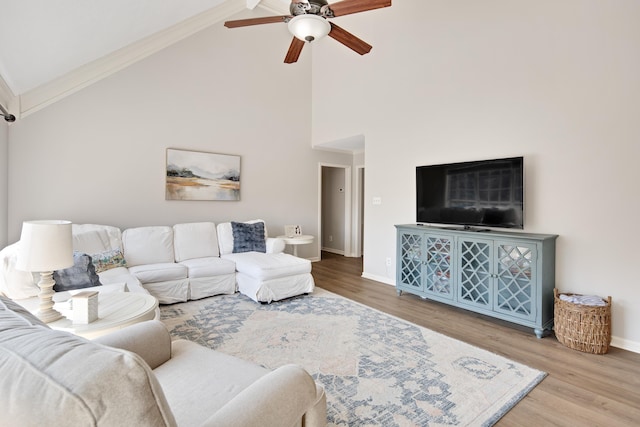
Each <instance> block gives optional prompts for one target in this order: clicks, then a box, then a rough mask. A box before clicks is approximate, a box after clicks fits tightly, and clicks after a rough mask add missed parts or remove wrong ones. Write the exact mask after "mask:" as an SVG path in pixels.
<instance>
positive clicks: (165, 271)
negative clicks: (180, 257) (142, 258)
mask: <svg viewBox="0 0 640 427" xmlns="http://www.w3.org/2000/svg"><path fill="white" fill-rule="evenodd" d="M129 272H130V273H131V274H133V275H134V276H136V277H137V278H138V279H139V280H140V281H141V282H142V283H153V282H166V281H168V280H179V279H186V278H187V272H188V270H187V267H186V266H185V265H182V264H179V263H175V262H162V263H158V264H145V265H136V266H135V267H129Z"/></svg>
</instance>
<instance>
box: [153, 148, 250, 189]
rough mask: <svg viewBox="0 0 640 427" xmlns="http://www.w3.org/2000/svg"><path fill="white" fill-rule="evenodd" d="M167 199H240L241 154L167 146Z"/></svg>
mask: <svg viewBox="0 0 640 427" xmlns="http://www.w3.org/2000/svg"><path fill="white" fill-rule="evenodd" d="M165 199H166V200H207V201H211V200H225V201H238V200H240V156H237V155H231V154H218V153H207V152H202V151H189V150H181V149H176V148H167V156H166V175H165Z"/></svg>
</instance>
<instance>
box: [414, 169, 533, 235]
mask: <svg viewBox="0 0 640 427" xmlns="http://www.w3.org/2000/svg"><path fill="white" fill-rule="evenodd" d="M523 176H524V173H523V158H522V157H512V158H507V159H493V160H480V161H474V162H462V163H449V164H442V165H431V166H418V167H416V219H417V222H419V223H430V224H452V225H460V226H464V227H467V228H468V227H474V226H479V227H503V228H517V229H522V228H523V227H524V184H523V181H524V178H523Z"/></svg>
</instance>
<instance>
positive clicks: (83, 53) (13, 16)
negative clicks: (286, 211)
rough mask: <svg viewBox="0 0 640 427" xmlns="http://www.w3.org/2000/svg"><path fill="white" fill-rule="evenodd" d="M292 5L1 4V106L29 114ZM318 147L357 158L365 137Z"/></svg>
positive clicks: (254, 0)
mask: <svg viewBox="0 0 640 427" xmlns="http://www.w3.org/2000/svg"><path fill="white" fill-rule="evenodd" d="M336 1H338V0H334V1H331V3H334V2H336ZM290 2H291V0H0V104H3V106H4V107H5V108H7V109H9V112H10V113H13V114H14V115H16V116H18V118H20V117H24V116H25V115H27V114H30V113H32V112H35V111H37V110H39V109H40V108H43V107H45V106H47V105H49V104H51V103H53V102H55V101H57V100H59V99H61V98H63V97H64V96H67V95H70V94H71V93H73V92H75V91H77V90H80V89H81V88H83V87H85V86H87V85H88V84H91V83H92V82H95V81H97V80H100V79H102V78H104V77H106V76H108V75H109V74H111V73H114V72H117V71H118V70H119V69H122V68H124V67H126V66H128V65H130V64H131V63H134V62H136V61H138V60H140V59H142V58H144V57H146V56H148V55H150V54H152V53H154V52H156V51H158V50H159V49H162V48H164V47H166V46H168V45H171V44H172V43H175V42H177V41H179V40H181V39H182V38H184V37H186V36H188V35H190V34H193V33H194V32H197V31H200V30H202V29H204V28H206V27H207V26H210V25H213V24H216V23H218V22H220V21H224V20H226V19H228V18H230V17H231V16H232V15H235V14H237V13H239V12H241V11H243V10H246V9H254V8H255V7H256V6H260V9H261V12H260V14H261V15H273V14H276V15H284V14H288V13H289V4H290ZM316 148H319V149H324V150H330V151H341V152H349V153H359V152H363V151H364V137H363V136H362V135H356V136H353V137H348V138H344V139H341V140H339V141H329V142H326V143H324V144H319V145H317V146H316Z"/></svg>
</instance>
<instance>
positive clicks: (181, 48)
mask: <svg viewBox="0 0 640 427" xmlns="http://www.w3.org/2000/svg"><path fill="white" fill-rule="evenodd" d="M289 43H290V36H289V35H288V33H287V30H286V26H260V27H252V28H246V29H236V30H229V29H226V28H224V27H222V24H220V25H218V26H216V27H215V28H211V29H208V30H205V31H203V32H201V33H199V34H197V35H195V36H193V37H191V38H189V39H186V40H184V41H182V42H180V43H178V44H176V45H174V46H172V47H170V48H167V49H165V50H163V51H161V52H159V53H157V54H155V55H153V56H151V57H149V58H147V59H145V60H143V61H141V62H139V63H137V64H135V65H133V66H131V67H129V68H127V69H125V70H123V71H121V72H119V73H117V74H115V75H112V76H111V77H109V78H107V79H105V80H102V81H100V82H98V83H97V84H94V85H92V86H90V87H88V88H86V89H84V90H82V91H80V92H77V93H75V94H74V95H72V96H70V97H68V98H65V99H63V100H62V101H60V102H58V103H56V104H54V105H52V106H50V107H47V108H45V109H43V110H41V111H39V112H37V113H34V114H32V115H29V116H27V117H25V118H24V119H22V120H19V121H17V122H16V123H15V124H14V125H13V128H12V132H11V135H10V141H9V142H10V148H11V149H10V156H11V157H10V164H9V173H10V176H11V180H10V182H9V215H8V221H9V241H15V240H17V239H18V238H19V234H20V225H21V223H22V221H23V220H26V219H34V218H45V217H50V218H60V219H69V220H71V221H73V222H76V223H100V224H112V225H115V226H118V227H121V228H127V227H133V226H143V225H161V224H166V225H171V224H174V223H177V222H186V221H214V222H222V221H229V220H247V219H252V218H256V217H260V218H263V219H264V220H265V221H266V223H267V227H268V229H269V232H270V234H271V235H278V234H282V233H283V231H284V229H283V226H284V225H285V224H300V225H301V226H302V229H303V230H304V231H305V233H306V234H313V235H315V236H317V235H318V234H317V233H318V199H317V188H318V173H317V170H318V169H317V168H318V166H317V165H318V163H319V162H332V163H338V162H344V161H345V160H344V157H345V156H344V155H340V154H334V153H328V152H319V151H314V150H312V149H311V143H310V135H311V125H310V120H311V102H310V96H311V92H310V87H309V85H306V84H300V82H304V81H306V80H308V76H309V75H310V72H311V68H310V59H311V58H310V52H303V54H302V57H301V60H300V61H299V62H298V64H296V65H286V64H283V59H284V55H285V53H286V51H287V48H288V46H289ZM167 148H181V149H188V150H196V151H204V152H212V153H225V154H236V155H240V156H241V201H239V202H229V201H227V202H215V201H208V202H206V201H204V202H187V201H166V200H165V193H164V191H165V190H164V181H165V153H166V149H167ZM0 158H1V157H0ZM347 158H348V159H349V160H348V161H350V157H349V156H347ZM299 255H300V256H303V257H309V258H319V255H320V254H319V253H318V249H317V247H315V246H314V245H305V246H304V247H300V248H299Z"/></svg>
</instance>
